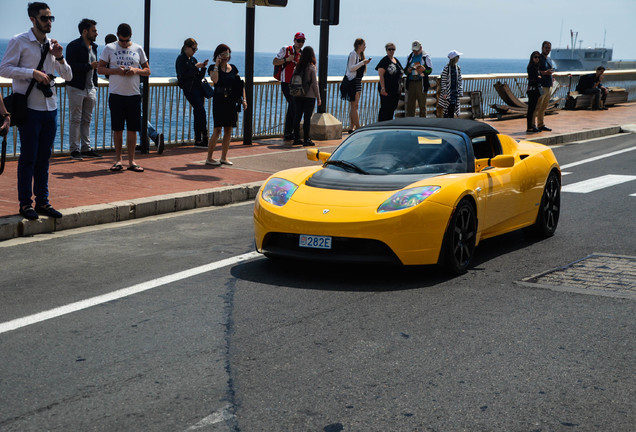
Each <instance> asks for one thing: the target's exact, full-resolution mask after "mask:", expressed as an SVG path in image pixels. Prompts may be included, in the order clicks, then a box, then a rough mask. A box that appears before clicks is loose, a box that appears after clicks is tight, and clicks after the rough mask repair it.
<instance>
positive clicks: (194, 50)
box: [188, 47, 199, 52]
mask: <svg viewBox="0 0 636 432" xmlns="http://www.w3.org/2000/svg"><path fill="white" fill-rule="evenodd" d="M188 48H190V49H191V50H192V52H197V51H198V50H199V48H197V47H188Z"/></svg>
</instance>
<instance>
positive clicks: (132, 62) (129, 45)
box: [97, 23, 150, 172]
mask: <svg viewBox="0 0 636 432" xmlns="http://www.w3.org/2000/svg"><path fill="white" fill-rule="evenodd" d="M131 37H132V29H131V28H130V25H128V24H125V23H123V24H120V25H119V27H117V39H118V41H117V42H113V43H110V44H108V45H106V46H105V47H104V50H103V51H102V55H101V57H100V59H99V67H98V68H97V72H98V73H100V74H102V75H109V84H108V86H109V89H110V96H109V98H108V106H109V107H110V118H111V126H112V129H113V139H114V141H115V151H116V153H117V160H116V161H115V164H114V165H113V166H112V167H111V168H110V170H111V171H121V170H123V169H124V167H123V165H122V146H123V141H124V125H125V126H126V130H127V132H126V146H127V147H128V168H126V169H127V170H129V171H134V172H143V170H144V169H143V168H142V167H140V166H139V165H137V164H136V163H135V145H136V144H137V132H138V131H139V130H140V129H141V93H140V91H139V81H140V80H139V77H140V76H150V66H149V64H148V57H147V56H146V53H145V52H144V50H143V48H142V47H141V46H139V45H137V44H136V43H133V42H132V41H131V40H130V38H131Z"/></svg>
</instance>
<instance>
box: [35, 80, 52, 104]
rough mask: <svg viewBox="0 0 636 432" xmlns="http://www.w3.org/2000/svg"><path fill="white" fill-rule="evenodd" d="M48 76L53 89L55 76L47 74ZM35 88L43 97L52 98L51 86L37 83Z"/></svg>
mask: <svg viewBox="0 0 636 432" xmlns="http://www.w3.org/2000/svg"><path fill="white" fill-rule="evenodd" d="M47 75H48V76H49V79H50V80H51V83H53V87H55V75H51V74H47ZM36 87H37V88H38V89H39V90H40V91H41V92H42V93H44V97H47V98H49V97H51V96H53V90H51V85H50V84H44V83H41V82H39V83H37V85H36Z"/></svg>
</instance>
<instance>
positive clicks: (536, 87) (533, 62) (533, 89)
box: [526, 51, 543, 133]
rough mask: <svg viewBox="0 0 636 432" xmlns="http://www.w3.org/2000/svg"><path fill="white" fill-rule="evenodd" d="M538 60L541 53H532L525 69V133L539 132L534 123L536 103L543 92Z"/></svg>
mask: <svg viewBox="0 0 636 432" xmlns="http://www.w3.org/2000/svg"><path fill="white" fill-rule="evenodd" d="M540 59H541V53H540V52H539V51H534V52H533V53H532V54H530V61H529V62H528V67H527V71H528V91H527V92H526V93H527V95H528V114H527V115H526V119H527V128H526V133H537V132H541V131H540V130H539V129H538V128H537V125H536V124H535V123H534V117H535V111H536V108H537V102H538V101H539V97H540V96H541V93H542V92H543V87H541V73H540V72H539V62H540Z"/></svg>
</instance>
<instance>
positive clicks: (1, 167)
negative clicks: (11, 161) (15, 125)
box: [0, 131, 7, 174]
mask: <svg viewBox="0 0 636 432" xmlns="http://www.w3.org/2000/svg"><path fill="white" fill-rule="evenodd" d="M5 132H6V131H5ZM6 161H7V134H6V133H3V134H2V156H0V174H2V173H3V172H4V163H5V162H6Z"/></svg>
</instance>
